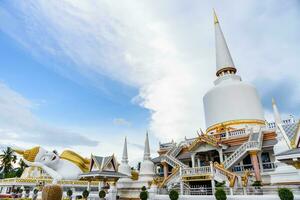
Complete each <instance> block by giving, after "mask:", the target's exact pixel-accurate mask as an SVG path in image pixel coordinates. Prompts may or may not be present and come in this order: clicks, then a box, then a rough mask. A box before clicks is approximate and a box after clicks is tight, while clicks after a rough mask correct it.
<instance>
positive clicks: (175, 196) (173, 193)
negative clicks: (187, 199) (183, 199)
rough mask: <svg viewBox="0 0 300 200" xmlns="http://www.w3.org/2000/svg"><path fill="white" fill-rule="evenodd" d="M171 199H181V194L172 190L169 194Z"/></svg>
mask: <svg viewBox="0 0 300 200" xmlns="http://www.w3.org/2000/svg"><path fill="white" fill-rule="evenodd" d="M169 198H170V199H171V200H177V199H178V198H179V194H178V192H177V191H176V190H171V191H170V193H169Z"/></svg>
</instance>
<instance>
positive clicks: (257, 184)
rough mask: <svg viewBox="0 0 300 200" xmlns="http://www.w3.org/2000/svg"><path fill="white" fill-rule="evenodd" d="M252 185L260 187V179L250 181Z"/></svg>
mask: <svg viewBox="0 0 300 200" xmlns="http://www.w3.org/2000/svg"><path fill="white" fill-rule="evenodd" d="M252 186H254V187H261V186H262V184H261V181H254V183H252Z"/></svg>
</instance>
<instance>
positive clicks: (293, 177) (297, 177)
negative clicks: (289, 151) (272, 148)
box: [270, 162, 300, 185]
mask: <svg viewBox="0 0 300 200" xmlns="http://www.w3.org/2000/svg"><path fill="white" fill-rule="evenodd" d="M270 177H271V184H272V185H276V184H282V183H284V184H289V183H290V184H293V183H296V182H299V181H300V170H298V169H296V168H294V167H293V166H290V165H287V164H285V163H282V162H278V163H277V168H276V169H275V171H274V172H272V173H270Z"/></svg>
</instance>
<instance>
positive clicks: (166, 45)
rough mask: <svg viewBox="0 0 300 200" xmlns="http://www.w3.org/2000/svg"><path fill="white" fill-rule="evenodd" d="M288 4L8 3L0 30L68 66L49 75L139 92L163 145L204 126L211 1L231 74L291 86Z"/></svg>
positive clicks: (211, 42) (209, 79)
mask: <svg viewBox="0 0 300 200" xmlns="http://www.w3.org/2000/svg"><path fill="white" fill-rule="evenodd" d="M293 3H294V2H292V3H284V2H281V3H278V4H277V5H276V4H272V3H271V2H270V1H267V2H265V3H262V2H260V1H256V2H255V1H247V2H245V1H243V2H239V1H233V2H231V3H228V2H226V3H225V2H224V3H222V2H219V1H215V2H206V3H203V1H201V2H200V1H199V2H198V1H192V2H186V1H181V2H179V1H178V2H176V3H175V2H174V1H165V2H155V3H150V2H147V3H146V2H145V1H138V0H136V1H126V2H123V1H122V2H120V1H112V0H109V1H105V0H103V1H80V0H77V1H74V0H62V1H33V0H32V1H26V3H25V2H18V4H16V5H14V6H15V9H17V12H16V11H14V12H10V11H9V10H7V9H2V10H1V11H2V12H1V13H2V17H4V18H5V19H9V20H10V21H14V23H13V24H17V26H13V28H8V27H9V26H8V25H7V24H5V23H2V24H1V29H2V30H3V31H5V32H6V33H8V34H9V35H11V36H12V37H14V38H16V40H18V41H20V42H21V43H22V44H23V45H24V46H25V47H26V48H28V49H29V50H30V51H31V52H32V53H33V54H34V55H36V56H37V58H39V59H40V58H41V57H43V56H42V55H44V54H45V55H47V56H46V57H48V56H51V57H53V58H55V59H56V60H58V61H57V62H63V63H67V64H68V63H69V65H64V66H67V67H61V68H56V70H58V71H59V72H61V73H63V74H65V75H66V76H67V74H68V73H67V71H68V70H70V69H71V70H73V69H75V70H78V71H79V72H81V73H82V74H83V75H84V76H88V77H89V76H93V77H94V76H95V75H96V76H97V75H99V76H100V75H101V76H102V75H104V76H108V77H110V78H111V79H114V80H117V81H120V82H122V83H124V84H128V85H131V86H133V87H136V88H138V89H139V94H138V95H137V97H135V98H134V102H136V103H139V105H141V106H143V107H145V108H147V109H149V110H150V111H151V120H150V125H149V126H150V131H151V133H154V134H155V135H156V136H157V137H159V138H160V139H162V140H167V139H171V138H174V139H178V138H182V137H184V136H185V135H187V136H193V135H195V131H196V130H197V129H198V128H200V127H202V128H203V127H205V124H204V114H203V105H202V97H203V95H204V94H205V92H206V91H207V90H208V89H209V88H210V87H211V86H212V81H213V80H214V78H215V77H214V36H213V23H212V20H213V19H212V12H211V10H212V9H211V8H212V7H213V6H214V4H216V5H217V11H220V12H219V13H220V16H219V17H220V21H221V25H222V27H223V30H224V33H225V36H226V38H227V40H228V43H229V47H230V49H231V50H232V54H233V58H234V60H235V63H236V66H237V67H238V71H239V72H240V73H241V74H242V77H243V78H244V79H246V80H248V81H253V80H255V79H256V78H261V79H264V78H266V77H268V76H271V77H272V79H274V80H276V78H278V77H280V76H282V74H284V76H287V77H290V78H291V79H295V80H296V79H297V73H295V74H294V73H292V72H291V71H292V70H297V69H296V66H297V65H298V64H299V60H297V59H296V58H297V55H296V52H299V51H292V50H289V48H293V49H297V48H298V47H296V45H295V42H294V41H293V39H296V35H297V33H298V32H299V30H298V29H297V30H296V29H293V27H291V26H292V25H297V23H298V22H296V21H295V20H294V19H296V17H295V16H296V15H297V12H296V11H295V9H294V8H293ZM282 6H284V7H285V8H286V9H285V10H284V12H283V11H281V10H280V9H279V8H281V7H282ZM267 8H268V9H267ZM233 10H234V12H233ZM286 10H288V11H289V12H286ZM3 13H4V14H3ZM16 13H18V14H16ZM278 13H280V15H277V14H278ZM275 14H276V15H275ZM15 15H17V16H16V17H15ZM12 19H15V20H12ZM16 19H17V20H16ZM286 21H289V22H290V23H289V24H286V23H285V22H286ZM279 22H280V24H281V26H280V27H278V24H279ZM283 26H286V28H283ZM16 27H20V29H22V34H21V33H20V34H18V33H17V32H18V31H20V30H18V28H16ZM286 29H287V31H285V30H286ZM288 30H293V31H294V32H293V33H292V34H291V33H290V32H289V31H288ZM278 32H279V33H280V34H282V35H280V34H278ZM288 33H289V34H290V35H291V36H290V37H289V38H286V37H285V36H287V35H288ZM297 44H298V46H299V43H297ZM278 47H280V48H278ZM298 50H299V48H298ZM291 57H292V58H294V59H292V58H291ZM70 63H71V64H70ZM283 65H284V66H285V68H284V70H283V67H282V66H283ZM287 68H289V70H287ZM27 120H30V118H29V119H27Z"/></svg>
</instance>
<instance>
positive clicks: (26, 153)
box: [13, 146, 40, 162]
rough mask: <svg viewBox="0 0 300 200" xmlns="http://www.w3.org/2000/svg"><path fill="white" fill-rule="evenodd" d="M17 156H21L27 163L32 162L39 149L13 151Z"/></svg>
mask: <svg viewBox="0 0 300 200" xmlns="http://www.w3.org/2000/svg"><path fill="white" fill-rule="evenodd" d="M13 150H14V151H15V152H16V153H17V154H20V155H22V156H23V158H24V159H25V160H27V161H30V162H34V160H35V158H36V155H37V154H38V153H39V150H40V147H39V146H37V147H33V148H32V149H28V150H25V151H23V150H19V149H13Z"/></svg>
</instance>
